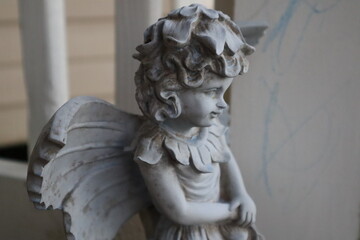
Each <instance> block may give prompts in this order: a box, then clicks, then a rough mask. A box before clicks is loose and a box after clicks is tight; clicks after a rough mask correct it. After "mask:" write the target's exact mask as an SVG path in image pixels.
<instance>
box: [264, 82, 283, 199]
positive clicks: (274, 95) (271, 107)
mask: <svg viewBox="0 0 360 240" xmlns="http://www.w3.org/2000/svg"><path fill="white" fill-rule="evenodd" d="M278 93H279V83H275V85H274V87H273V89H272V90H271V92H270V99H269V103H268V106H267V109H266V113H265V119H264V134H263V143H262V156H261V158H262V170H261V171H262V176H263V178H264V183H265V188H266V191H267V193H268V194H269V196H271V188H270V183H269V174H268V164H269V141H270V138H269V131H270V125H271V122H272V118H273V116H274V113H275V110H276V106H277V99H278Z"/></svg>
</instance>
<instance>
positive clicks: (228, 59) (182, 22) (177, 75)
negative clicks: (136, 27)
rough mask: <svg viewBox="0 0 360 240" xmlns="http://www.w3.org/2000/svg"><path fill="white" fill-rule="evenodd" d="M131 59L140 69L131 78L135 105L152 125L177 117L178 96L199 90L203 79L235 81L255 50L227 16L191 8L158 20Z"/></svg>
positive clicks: (243, 70) (178, 109) (243, 71)
mask: <svg viewBox="0 0 360 240" xmlns="http://www.w3.org/2000/svg"><path fill="white" fill-rule="evenodd" d="M136 50H137V51H138V53H137V54H134V58H136V59H138V60H139V61H140V62H141V64H140V67H139V69H138V70H137V72H136V74H135V84H136V100H137V102H138V105H139V107H140V109H141V111H142V112H143V114H144V115H145V116H147V117H149V118H151V119H153V120H155V121H164V120H165V119H166V118H176V117H178V116H179V115H180V113H181V104H180V102H179V100H178V98H177V94H176V92H177V91H179V90H181V89H183V88H197V87H199V86H201V85H202V83H203V81H204V74H206V73H207V72H212V73H215V74H217V75H219V76H222V77H235V76H237V75H239V74H243V73H245V72H247V70H248V61H247V60H246V58H245V56H247V55H250V54H251V53H253V52H254V48H253V47H251V46H250V45H248V44H247V43H246V42H245V39H244V37H243V35H242V33H241V31H240V29H239V27H238V26H237V25H236V24H235V23H234V22H233V21H231V20H230V18H229V16H227V15H226V14H224V13H222V12H220V11H216V10H212V9H207V8H205V7H204V6H202V5H199V4H192V5H190V6H187V7H182V8H179V9H176V10H174V11H172V12H171V13H170V14H169V15H168V16H166V17H164V18H160V19H159V20H158V21H157V22H156V23H155V24H153V25H151V26H150V27H149V28H148V29H146V30H145V33H144V43H143V44H141V45H139V46H138V47H137V48H136Z"/></svg>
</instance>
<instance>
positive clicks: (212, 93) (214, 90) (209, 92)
mask: <svg viewBox="0 0 360 240" xmlns="http://www.w3.org/2000/svg"><path fill="white" fill-rule="evenodd" d="M220 91H221V88H210V89H206V90H205V91H204V93H205V94H206V95H208V96H216V95H217V94H218V93H219V92H220Z"/></svg>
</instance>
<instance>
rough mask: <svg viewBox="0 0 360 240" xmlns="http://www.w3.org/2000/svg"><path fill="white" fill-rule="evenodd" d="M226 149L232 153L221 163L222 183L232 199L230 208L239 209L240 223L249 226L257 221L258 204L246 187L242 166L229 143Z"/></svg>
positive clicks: (231, 209) (230, 199)
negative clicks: (240, 166) (228, 158)
mask: <svg viewBox="0 0 360 240" xmlns="http://www.w3.org/2000/svg"><path fill="white" fill-rule="evenodd" d="M226 151H227V152H228V154H230V160H229V161H228V162H226V163H222V164H221V175H222V176H223V179H222V181H223V183H222V185H223V187H224V188H225V192H226V194H227V195H228V198H229V201H230V206H229V210H230V211H233V210H234V209H238V211H239V218H238V222H239V224H240V225H243V226H247V225H250V224H253V223H254V222H255V218H256V206H255V203H254V201H253V200H252V198H251V197H250V195H249V194H248V192H247V190H246V188H245V184H244V181H243V178H242V175H241V171H240V168H239V166H238V164H237V163H236V160H235V157H234V155H233V154H232V152H231V150H230V148H229V147H228V146H227V145H226Z"/></svg>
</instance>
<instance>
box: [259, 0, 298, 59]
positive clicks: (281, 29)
mask: <svg viewBox="0 0 360 240" xmlns="http://www.w3.org/2000/svg"><path fill="white" fill-rule="evenodd" d="M300 1H301V0H290V1H289V4H288V6H287V8H286V10H285V12H284V13H283V15H282V16H281V17H280V20H279V22H278V23H277V24H276V26H275V27H274V28H273V29H272V30H271V32H270V33H269V35H268V37H267V39H266V40H265V43H264V47H263V52H266V51H267V49H268V47H269V45H270V44H271V43H272V42H273V41H274V40H275V39H276V38H277V37H278V36H279V42H278V46H277V56H278V57H279V55H280V48H281V45H282V41H283V38H284V36H285V33H286V30H287V27H288V25H289V22H290V20H291V18H292V17H293V15H294V13H295V11H296V9H297V8H298V6H299V3H300ZM278 60H279V59H278Z"/></svg>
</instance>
